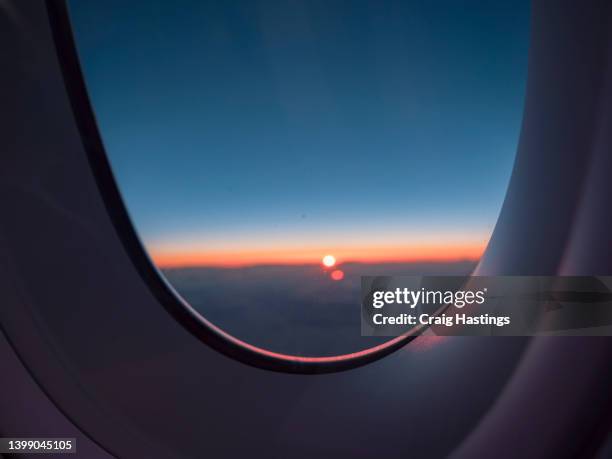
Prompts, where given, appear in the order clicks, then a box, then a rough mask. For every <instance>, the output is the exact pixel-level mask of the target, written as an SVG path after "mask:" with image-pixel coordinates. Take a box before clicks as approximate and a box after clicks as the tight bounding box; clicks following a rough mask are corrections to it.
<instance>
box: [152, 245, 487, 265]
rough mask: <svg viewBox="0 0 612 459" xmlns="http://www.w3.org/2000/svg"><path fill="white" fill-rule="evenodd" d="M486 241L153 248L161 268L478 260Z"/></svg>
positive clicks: (154, 257)
mask: <svg viewBox="0 0 612 459" xmlns="http://www.w3.org/2000/svg"><path fill="white" fill-rule="evenodd" d="M485 245H486V244H484V243H463V244H452V245H451V244H449V245H436V244H431V245H422V244H421V245H414V246H402V247H398V246H378V247H363V246H355V247H335V248H330V247H321V248H318V247H307V248H304V247H286V248H282V249H281V248H278V247H276V248H273V249H272V248H271V249H268V250H266V249H263V248H262V249H256V250H219V249H216V250H215V249H211V250H207V251H204V250H191V251H188V250H185V249H182V250H155V249H152V250H151V257H152V258H153V260H154V261H155V263H156V264H157V265H158V266H159V267H161V268H186V267H218V268H241V267H249V266H258V265H308V264H317V265H321V260H322V257H324V256H325V255H327V254H330V253H333V254H334V258H335V265H340V264H342V263H412V262H454V261H462V260H470V261H476V260H478V259H479V258H480V257H481V256H482V253H483V252H484V248H485Z"/></svg>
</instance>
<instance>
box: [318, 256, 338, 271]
mask: <svg viewBox="0 0 612 459" xmlns="http://www.w3.org/2000/svg"><path fill="white" fill-rule="evenodd" d="M321 263H323V266H326V267H328V268H331V267H332V266H334V265H335V264H336V257H334V256H333V255H325V256H324V257H323V260H321Z"/></svg>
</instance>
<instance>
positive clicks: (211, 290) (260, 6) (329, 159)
mask: <svg viewBox="0 0 612 459" xmlns="http://www.w3.org/2000/svg"><path fill="white" fill-rule="evenodd" d="M71 14H72V19H73V25H74V29H75V34H76V38H77V45H78V50H79V54H80V57H81V61H82V65H83V69H84V72H85V76H86V80H87V81H86V82H87V86H88V89H89V92H90V96H91V99H92V102H93V105H94V109H95V112H96V116H97V118H98V122H99V126H100V129H101V133H102V136H103V139H104V142H105V145H106V148H107V153H108V155H109V157H110V160H111V163H112V166H113V169H114V172H115V174H116V177H117V180H118V183H119V186H120V189H121V191H122V193H123V197H124V199H125V202H126V204H127V207H128V209H129V211H130V214H131V217H132V220H133V222H134V224H135V226H136V229H137V230H138V232H139V233H140V236H141V237H142V239H143V241H144V242H145V245H146V247H147V249H148V251H149V253H150V254H151V256H152V257H153V258H154V260H155V261H156V263H157V264H158V266H159V267H160V268H162V270H163V272H164V273H165V275H166V276H167V278H168V279H169V281H170V282H171V283H172V284H173V285H174V287H175V288H176V289H177V290H178V292H179V293H180V294H181V295H183V296H184V297H185V298H186V299H187V300H188V301H189V302H190V303H191V304H192V305H193V306H194V307H195V308H197V310H198V311H200V312H201V313H202V315H204V316H205V317H206V318H208V319H209V320H212V321H213V322H214V323H215V324H217V325H219V326H220V327H222V328H223V329H225V330H226V331H228V332H230V333H233V334H234V335H235V336H237V337H238V338H240V339H243V340H246V341H248V342H250V343H252V344H255V345H258V346H262V347H265V348H268V349H271V350H274V351H278V352H285V353H293V354H301V355H330V354H336V353H344V352H352V351H356V350H359V349H363V348H366V347H369V346H371V345H373V344H377V343H378V342H380V340H382V339H383V338H365V337H361V336H360V326H359V323H360V322H359V321H360V317H359V307H358V305H359V286H360V275H362V274H364V275H372V274H381V275H386V274H389V275H392V274H399V273H403V274H447V273H448V274H467V273H469V272H470V271H471V269H473V267H474V266H475V263H476V262H477V260H478V258H479V256H480V254H481V253H482V251H483V249H484V247H485V244H486V242H487V240H488V238H489V236H490V233H491V230H492V227H493V225H494V224H495V220H496V218H497V214H498V212H499V209H500V206H501V203H502V200H503V196H504V193H505V189H506V186H507V183H508V179H509V176H510V172H511V167H512V162H513V158H514V151H515V148H516V144H517V139H518V133H519V128H520V120H521V112H522V103H523V92H524V85H525V77H526V66H527V50H528V39H529V36H528V32H529V4H528V2H527V1H523V0H518V1H512V2H510V1H508V2H485V1H475V0H468V1H462V2H457V1H450V0H449V1H414V0H413V1H391V0H377V1H374V0H369V1H362V0H351V1H338V0H331V1H323V0H318V1H315V0H301V1H298V0H295V1H285V0H283V1H280V0H279V1H257V0H244V1H238V0H236V1H231V2H228V1H220V0H219V1H201V0H200V1H184V2H180V3H175V2H168V1H164V2H161V1H160V2H157V1H150V0H149V1H135V2H124V1H116V0H112V1H104V2H84V1H73V2H71ZM326 256H331V257H333V260H332V258H331V257H328V258H325V257H326ZM326 264H327V265H329V266H326Z"/></svg>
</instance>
